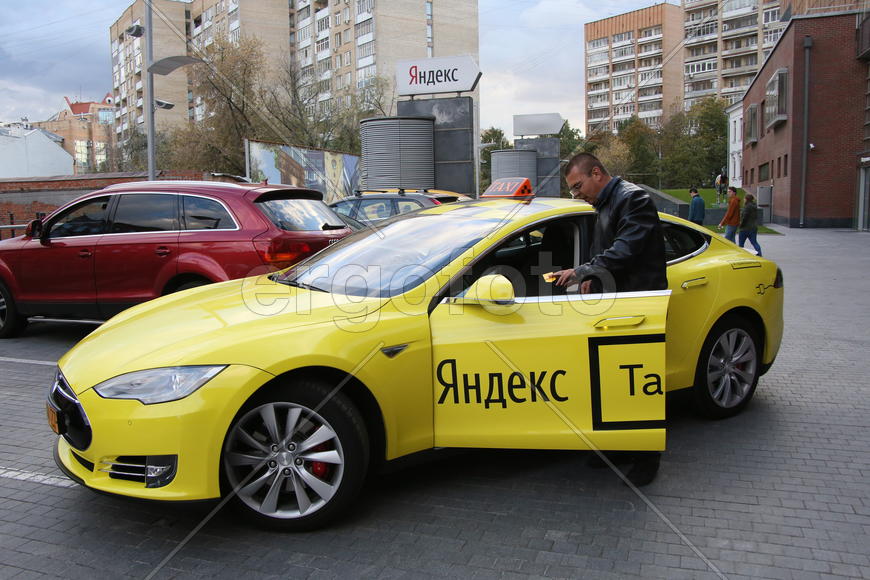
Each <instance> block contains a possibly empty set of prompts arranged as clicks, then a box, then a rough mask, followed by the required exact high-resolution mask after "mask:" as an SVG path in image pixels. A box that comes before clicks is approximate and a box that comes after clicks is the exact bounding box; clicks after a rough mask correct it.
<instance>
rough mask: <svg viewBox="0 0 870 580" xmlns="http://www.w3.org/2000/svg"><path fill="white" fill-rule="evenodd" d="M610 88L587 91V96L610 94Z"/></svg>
mask: <svg viewBox="0 0 870 580" xmlns="http://www.w3.org/2000/svg"><path fill="white" fill-rule="evenodd" d="M609 92H610V87H605V88H603V89H595V90H594V91H586V94H587V95H600V94H603V93H609Z"/></svg>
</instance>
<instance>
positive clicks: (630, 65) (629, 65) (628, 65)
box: [613, 59, 649, 74]
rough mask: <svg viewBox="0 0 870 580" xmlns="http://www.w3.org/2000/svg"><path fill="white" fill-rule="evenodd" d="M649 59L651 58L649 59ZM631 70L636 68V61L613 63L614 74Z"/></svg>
mask: <svg viewBox="0 0 870 580" xmlns="http://www.w3.org/2000/svg"><path fill="white" fill-rule="evenodd" d="M647 60H649V59H647ZM630 70H634V61H633V60H630V61H628V62H620V63H617V64H615V65H613V74H617V73H624V72H627V71H630Z"/></svg>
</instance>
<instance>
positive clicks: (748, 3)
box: [722, 0, 758, 12]
mask: <svg viewBox="0 0 870 580" xmlns="http://www.w3.org/2000/svg"><path fill="white" fill-rule="evenodd" d="M741 8H752V9H755V8H758V0H726V1H725V2H722V12H729V11H731V10H740V9H741Z"/></svg>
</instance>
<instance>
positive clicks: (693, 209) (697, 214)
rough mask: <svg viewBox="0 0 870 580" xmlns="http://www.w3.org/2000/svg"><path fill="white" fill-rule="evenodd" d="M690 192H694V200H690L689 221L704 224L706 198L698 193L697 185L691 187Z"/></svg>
mask: <svg viewBox="0 0 870 580" xmlns="http://www.w3.org/2000/svg"><path fill="white" fill-rule="evenodd" d="M689 193H691V194H692V201H691V202H689V221H690V222H692V223H696V224H698V225H699V226H702V225H704V198H703V197H701V196H700V195H699V194H698V188H697V187H692V188H690V189H689Z"/></svg>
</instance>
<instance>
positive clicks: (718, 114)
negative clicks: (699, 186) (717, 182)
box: [689, 97, 728, 181]
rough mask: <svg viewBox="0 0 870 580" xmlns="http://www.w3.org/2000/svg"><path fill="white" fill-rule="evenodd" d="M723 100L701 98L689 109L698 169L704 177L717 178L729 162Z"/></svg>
mask: <svg viewBox="0 0 870 580" xmlns="http://www.w3.org/2000/svg"><path fill="white" fill-rule="evenodd" d="M727 105H728V104H727V102H726V101H725V100H724V99H718V98H715V97H708V98H706V99H701V100H700V101H698V102H697V103H695V105H694V106H693V107H692V109H691V110H690V111H689V120H690V122H691V124H692V128H693V133H694V134H693V137H694V142H695V146H696V147H697V150H696V151H697V156H698V170H699V172H703V174H704V176H705V177H706V179H705V180H704V181H707V180H710V181H712V180H713V179H715V178H716V175H717V174H719V172H720V171H722V168H723V167H726V166H727V163H728V114H727V113H726V112H725V109H726V107H727Z"/></svg>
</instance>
